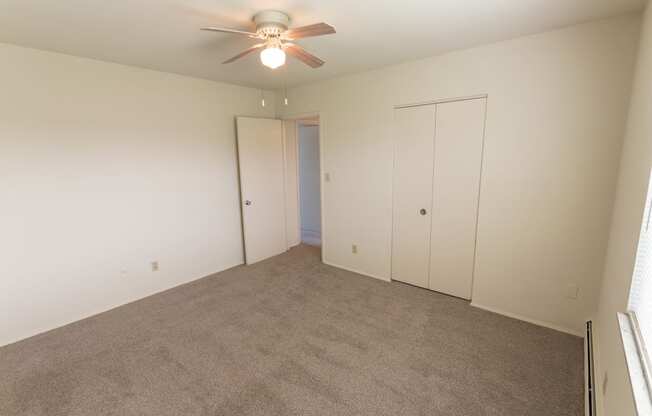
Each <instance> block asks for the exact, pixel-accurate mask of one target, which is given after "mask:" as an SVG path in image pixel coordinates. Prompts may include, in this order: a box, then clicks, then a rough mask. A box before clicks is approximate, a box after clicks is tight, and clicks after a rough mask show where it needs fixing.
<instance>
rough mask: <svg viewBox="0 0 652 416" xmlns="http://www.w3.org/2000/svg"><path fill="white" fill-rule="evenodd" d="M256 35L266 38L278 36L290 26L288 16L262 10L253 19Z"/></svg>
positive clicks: (274, 11)
mask: <svg viewBox="0 0 652 416" xmlns="http://www.w3.org/2000/svg"><path fill="white" fill-rule="evenodd" d="M253 21H254V23H255V24H256V33H258V34H262V35H266V36H280V34H281V33H283V32H285V31H286V30H287V29H288V26H289V25H290V16H288V15H287V14H285V13H283V12H279V11H277V10H264V11H262V12H258V13H256V15H254V18H253Z"/></svg>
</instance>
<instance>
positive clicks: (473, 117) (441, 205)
mask: <svg viewBox="0 0 652 416" xmlns="http://www.w3.org/2000/svg"><path fill="white" fill-rule="evenodd" d="M485 104H486V100H485V99H475V100H467V101H457V102H450V103H444V104H437V116H436V125H437V129H436V133H435V151H434V154H435V162H434V175H433V205H432V233H431V240H430V289H432V290H436V291H438V292H443V293H447V294H450V295H453V296H458V297H461V298H465V299H470V298H471V287H472V284H473V264H474V257H475V239H476V224H477V215H478V198H479V190H480V170H481V166H482V147H483V137H484V120H485Z"/></svg>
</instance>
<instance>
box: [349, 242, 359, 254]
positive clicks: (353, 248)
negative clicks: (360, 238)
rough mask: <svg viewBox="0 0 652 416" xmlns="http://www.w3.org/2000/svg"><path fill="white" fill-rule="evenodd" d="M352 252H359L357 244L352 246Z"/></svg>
mask: <svg viewBox="0 0 652 416" xmlns="http://www.w3.org/2000/svg"><path fill="white" fill-rule="evenodd" d="M351 253H353V254H358V246H357V245H355V244H353V245H352V246H351Z"/></svg>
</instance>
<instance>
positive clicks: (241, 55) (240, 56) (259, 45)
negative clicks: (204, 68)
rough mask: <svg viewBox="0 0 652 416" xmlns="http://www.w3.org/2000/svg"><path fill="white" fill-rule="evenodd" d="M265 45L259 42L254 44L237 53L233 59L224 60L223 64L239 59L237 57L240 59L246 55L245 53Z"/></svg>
mask: <svg viewBox="0 0 652 416" xmlns="http://www.w3.org/2000/svg"><path fill="white" fill-rule="evenodd" d="M263 46H265V44H264V43H259V44H257V45H254V46H252V47H251V48H249V49H245V50H244V51H242V52H240V53H239V54H237V55H236V56H234V57H233V58H231V59H227V60H226V61H224V62H222V63H223V64H230V63H231V62H233V61H235V60H237V59H240V58H242V57H243V56H245V55H248V54H250V53H251V52H253V51H255V50H256V49H260V48H262V47H263Z"/></svg>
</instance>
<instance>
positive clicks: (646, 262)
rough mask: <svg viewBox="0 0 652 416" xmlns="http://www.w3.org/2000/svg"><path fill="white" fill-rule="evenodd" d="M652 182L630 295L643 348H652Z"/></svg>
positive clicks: (632, 312) (630, 304) (651, 183)
mask: <svg viewBox="0 0 652 416" xmlns="http://www.w3.org/2000/svg"><path fill="white" fill-rule="evenodd" d="M651 200H652V180H650V181H649V183H648V191H647V200H646V202H645V212H644V214H643V223H642V226H641V234H640V237H639V241H638V249H637V251H636V264H635V266H634V275H633V277H632V286H631V290H630V293H629V310H630V313H631V314H632V315H633V316H634V319H635V320H636V322H635V323H636V324H637V326H638V328H639V330H640V336H641V338H642V342H643V344H644V345H643V346H646V347H648V348H652V224H651V218H650V217H651V215H650V214H651V212H650V211H651V209H650V208H651V205H652V203H651Z"/></svg>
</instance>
